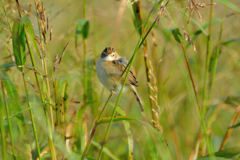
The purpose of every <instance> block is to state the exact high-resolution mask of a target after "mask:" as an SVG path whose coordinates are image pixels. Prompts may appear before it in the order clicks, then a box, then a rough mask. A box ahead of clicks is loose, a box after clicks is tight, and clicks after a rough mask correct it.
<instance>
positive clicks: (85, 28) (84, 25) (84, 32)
mask: <svg viewBox="0 0 240 160" xmlns="http://www.w3.org/2000/svg"><path fill="white" fill-rule="evenodd" d="M88 34H89V21H88V20H84V19H78V21H77V28H76V34H75V45H76V46H77V43H78V36H79V35H81V36H82V38H83V39H86V38H87V37H88Z"/></svg>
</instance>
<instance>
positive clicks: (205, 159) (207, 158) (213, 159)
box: [197, 157, 229, 160]
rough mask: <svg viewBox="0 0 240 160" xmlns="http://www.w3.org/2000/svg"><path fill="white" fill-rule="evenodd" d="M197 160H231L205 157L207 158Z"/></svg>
mask: <svg viewBox="0 0 240 160" xmlns="http://www.w3.org/2000/svg"><path fill="white" fill-rule="evenodd" d="M197 160H229V159H227V158H222V157H205V158H199V159H197Z"/></svg>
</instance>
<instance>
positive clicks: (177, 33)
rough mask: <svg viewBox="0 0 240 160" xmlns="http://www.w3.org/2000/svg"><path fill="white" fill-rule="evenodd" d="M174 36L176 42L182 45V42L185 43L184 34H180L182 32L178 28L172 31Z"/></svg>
mask: <svg viewBox="0 0 240 160" xmlns="http://www.w3.org/2000/svg"><path fill="white" fill-rule="evenodd" d="M172 35H173V37H174V38H175V40H176V41H177V42H178V43H182V42H183V37H182V34H181V33H180V31H179V29H178V28H174V29H172Z"/></svg>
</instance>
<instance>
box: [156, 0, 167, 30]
mask: <svg viewBox="0 0 240 160" xmlns="http://www.w3.org/2000/svg"><path fill="white" fill-rule="evenodd" d="M165 9H166V4H165V3H164V2H162V4H161V6H160V7H159V11H158V19H157V22H158V25H159V23H160V17H162V16H167V14H166V13H164V11H165Z"/></svg>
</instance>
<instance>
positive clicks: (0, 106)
mask: <svg viewBox="0 0 240 160" xmlns="http://www.w3.org/2000/svg"><path fill="white" fill-rule="evenodd" d="M2 89H3V88H2ZM2 93H3V92H1V91H0V133H1V148H2V159H3V160H6V159H7V151H6V149H7V146H6V137H5V128H4V126H3V113H4V111H3V110H4V109H3V108H4V103H3V101H4V100H3V95H2ZM7 116H8V115H7ZM9 128H10V127H9ZM10 136H11V135H10Z"/></svg>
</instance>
